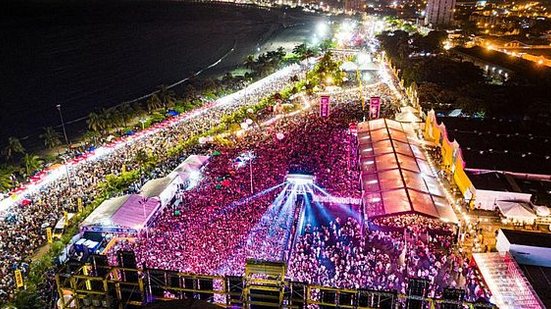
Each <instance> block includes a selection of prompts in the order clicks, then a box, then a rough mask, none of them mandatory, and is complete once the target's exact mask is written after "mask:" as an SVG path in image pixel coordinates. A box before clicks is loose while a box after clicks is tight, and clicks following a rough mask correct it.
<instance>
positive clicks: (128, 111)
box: [118, 103, 134, 127]
mask: <svg viewBox="0 0 551 309" xmlns="http://www.w3.org/2000/svg"><path fill="white" fill-rule="evenodd" d="M118 112H119V114H120V118H121V120H122V124H123V126H124V127H126V126H127V124H128V121H130V119H132V113H133V112H134V109H133V108H132V106H130V103H123V104H122V105H121V106H119V107H118Z"/></svg>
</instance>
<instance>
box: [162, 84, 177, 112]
mask: <svg viewBox="0 0 551 309" xmlns="http://www.w3.org/2000/svg"><path fill="white" fill-rule="evenodd" d="M159 98H160V99H161V102H162V103H163V107H167V106H174V102H175V101H176V93H175V92H174V90H171V89H168V88H167V87H166V85H160V86H159Z"/></svg>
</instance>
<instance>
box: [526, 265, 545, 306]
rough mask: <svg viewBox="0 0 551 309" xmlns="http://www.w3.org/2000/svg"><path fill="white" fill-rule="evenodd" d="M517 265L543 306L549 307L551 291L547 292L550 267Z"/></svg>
mask: <svg viewBox="0 0 551 309" xmlns="http://www.w3.org/2000/svg"><path fill="white" fill-rule="evenodd" d="M519 266H520V268H521V269H522V271H523V273H524V275H525V276H526V278H528V281H529V282H530V284H531V285H532V287H533V288H534V290H535V291H536V294H538V296H539V298H540V300H541V301H542V302H543V304H544V305H545V307H546V308H551V293H549V285H550V282H551V268H550V267H541V266H532V265H519Z"/></svg>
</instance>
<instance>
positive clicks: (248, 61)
mask: <svg viewBox="0 0 551 309" xmlns="http://www.w3.org/2000/svg"><path fill="white" fill-rule="evenodd" d="M243 65H244V66H245V68H247V69H249V70H251V71H254V69H255V68H256V61H255V59H254V55H248V56H247V57H246V58H245V61H244V62H243Z"/></svg>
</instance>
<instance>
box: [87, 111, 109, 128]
mask: <svg viewBox="0 0 551 309" xmlns="http://www.w3.org/2000/svg"><path fill="white" fill-rule="evenodd" d="M86 122H87V123H88V129H90V130H92V131H94V132H102V131H103V130H104V129H105V121H104V119H103V117H102V115H100V114H98V113H96V112H91V113H90V114H89V115H88V120H86Z"/></svg>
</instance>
